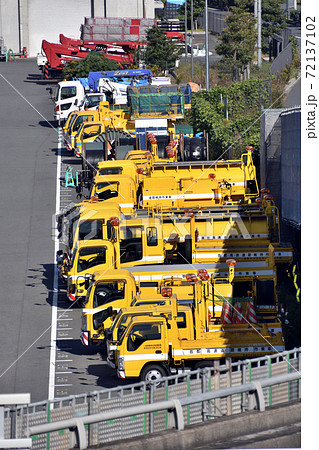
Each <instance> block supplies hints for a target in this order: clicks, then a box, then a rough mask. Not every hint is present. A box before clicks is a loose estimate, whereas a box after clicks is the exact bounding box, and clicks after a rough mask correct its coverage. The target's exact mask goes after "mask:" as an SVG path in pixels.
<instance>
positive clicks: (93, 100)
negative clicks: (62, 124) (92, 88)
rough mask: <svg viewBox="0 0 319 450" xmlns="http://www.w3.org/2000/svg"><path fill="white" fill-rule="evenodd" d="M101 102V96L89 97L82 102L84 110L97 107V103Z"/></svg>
mask: <svg viewBox="0 0 319 450" xmlns="http://www.w3.org/2000/svg"><path fill="white" fill-rule="evenodd" d="M102 101H103V95H90V96H89V97H87V98H86V100H85V102H84V107H85V108H94V107H96V106H99V103H100V102H102Z"/></svg>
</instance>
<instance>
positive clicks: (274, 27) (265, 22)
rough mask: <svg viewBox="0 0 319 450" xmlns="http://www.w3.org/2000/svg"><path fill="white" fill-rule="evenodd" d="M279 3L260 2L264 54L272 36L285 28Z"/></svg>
mask: <svg viewBox="0 0 319 450" xmlns="http://www.w3.org/2000/svg"><path fill="white" fill-rule="evenodd" d="M281 3H282V1H281V0H263V1H262V2H261V20H262V22H261V23H262V26H261V36H262V41H263V51H264V52H265V53H266V52H269V47H270V45H269V44H270V40H271V38H272V37H273V35H274V34H276V33H279V32H280V31H281V30H283V29H284V28H286V26H287V22H286V18H285V13H284V11H283V10H282V9H281V7H280V4H281ZM269 59H270V55H269Z"/></svg>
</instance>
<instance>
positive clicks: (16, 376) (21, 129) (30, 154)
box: [0, 59, 57, 401]
mask: <svg viewBox="0 0 319 450" xmlns="http://www.w3.org/2000/svg"><path fill="white" fill-rule="evenodd" d="M34 74H35V75H34ZM37 76H38V69H37V66H36V62H35V60H34V59H33V60H32V59H20V60H18V59H17V60H16V61H13V62H8V63H6V62H0V136H1V139H0V171H1V176H0V190H1V197H0V214H1V226H0V255H1V256H0V286H1V288H0V296H1V314H0V341H1V344H2V345H1V358H0V392H1V393H18V392H30V393H31V400H32V401H37V400H41V399H44V398H47V395H48V374H49V370H48V369H49V350H50V349H49V345H50V324H51V306H50V303H51V301H52V282H53V278H52V275H53V249H54V246H53V241H52V239H51V224H52V220H51V218H52V214H53V212H54V209H55V178H56V176H55V172H56V142H57V133H56V129H54V128H52V127H51V125H50V123H48V122H47V119H48V120H50V119H51V118H52V104H50V103H49V102H48V92H47V91H46V88H47V87H48V85H47V84H43V83H41V82H40V83H38V80H37Z"/></svg>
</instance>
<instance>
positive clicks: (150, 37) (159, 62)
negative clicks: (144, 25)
mask: <svg viewBox="0 0 319 450" xmlns="http://www.w3.org/2000/svg"><path fill="white" fill-rule="evenodd" d="M147 42H148V44H147V47H146V49H145V50H144V51H143V52H142V58H143V59H144V61H145V63H146V64H147V65H148V66H155V65H156V66H159V67H160V68H161V70H162V71H164V70H167V69H171V68H172V67H174V66H175V61H176V60H177V59H178V58H179V56H180V54H181V53H182V49H180V48H179V47H178V45H176V44H175V43H174V42H173V41H172V40H171V39H170V38H168V37H167V36H166V35H165V34H164V32H163V31H162V30H161V29H160V28H159V27H157V26H153V27H152V28H149V29H148V30H147Z"/></svg>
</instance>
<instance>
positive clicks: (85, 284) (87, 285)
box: [84, 278, 91, 290]
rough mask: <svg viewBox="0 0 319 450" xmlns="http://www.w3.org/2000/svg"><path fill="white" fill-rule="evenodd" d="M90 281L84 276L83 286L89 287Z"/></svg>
mask: <svg viewBox="0 0 319 450" xmlns="http://www.w3.org/2000/svg"><path fill="white" fill-rule="evenodd" d="M90 282H91V280H90V278H85V282H84V287H85V289H86V290H88V289H89V286H90Z"/></svg>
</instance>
